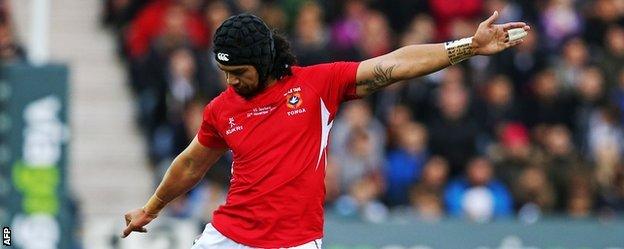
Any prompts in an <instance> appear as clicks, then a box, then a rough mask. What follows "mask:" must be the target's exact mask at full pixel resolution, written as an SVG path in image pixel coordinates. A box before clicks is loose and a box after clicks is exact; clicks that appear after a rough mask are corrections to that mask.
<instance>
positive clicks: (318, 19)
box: [293, 2, 330, 66]
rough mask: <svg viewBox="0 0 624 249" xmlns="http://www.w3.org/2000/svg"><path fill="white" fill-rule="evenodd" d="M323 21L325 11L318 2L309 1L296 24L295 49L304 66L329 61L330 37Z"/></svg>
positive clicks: (302, 8) (300, 62)
mask: <svg viewBox="0 0 624 249" xmlns="http://www.w3.org/2000/svg"><path fill="white" fill-rule="evenodd" d="M322 21H323V13H322V10H321V8H320V6H318V5H317V4H316V3H314V2H307V3H306V4H304V5H303V6H302V7H301V9H300V12H299V16H297V22H296V25H295V34H296V35H295V39H294V42H293V49H294V52H295V54H296V55H297V60H298V61H299V64H301V65H303V66H306V65H312V64H318V63H323V62H328V61H329V59H330V55H329V51H328V50H327V42H328V40H329V37H328V34H327V32H326V31H325V30H324V27H323V24H322Z"/></svg>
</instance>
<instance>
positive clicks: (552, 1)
mask: <svg viewBox="0 0 624 249" xmlns="http://www.w3.org/2000/svg"><path fill="white" fill-rule="evenodd" d="M546 2H547V4H546V6H545V9H544V10H543V11H542V14H541V17H540V19H541V20H540V23H541V25H542V27H543V29H544V34H545V35H546V39H545V41H546V44H547V45H548V47H549V48H551V49H554V48H558V47H559V45H561V43H562V42H563V41H564V39H565V38H566V37H569V36H571V35H578V34H580V31H581V28H582V27H583V26H582V25H583V24H582V20H581V17H580V16H579V15H578V14H577V12H576V11H575V10H574V1H572V0H548V1H546Z"/></svg>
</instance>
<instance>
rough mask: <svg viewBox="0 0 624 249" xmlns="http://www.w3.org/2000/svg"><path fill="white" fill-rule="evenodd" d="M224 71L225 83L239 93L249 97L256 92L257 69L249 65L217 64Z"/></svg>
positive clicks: (257, 89)
mask: <svg viewBox="0 0 624 249" xmlns="http://www.w3.org/2000/svg"><path fill="white" fill-rule="evenodd" d="M219 68H220V69H221V70H222V71H223V72H225V79H226V81H227V84H228V85H229V86H230V87H232V89H234V91H235V92H236V93H238V94H239V95H241V96H243V97H245V98H249V97H252V96H253V95H255V94H256V93H258V91H259V90H261V89H259V87H258V79H259V76H258V71H257V70H256V68H255V67H253V66H251V65H241V66H226V65H222V64H219Z"/></svg>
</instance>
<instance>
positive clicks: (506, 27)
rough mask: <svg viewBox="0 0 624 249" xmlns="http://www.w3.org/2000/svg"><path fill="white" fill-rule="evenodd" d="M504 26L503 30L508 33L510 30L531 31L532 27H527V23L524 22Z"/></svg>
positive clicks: (509, 23)
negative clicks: (522, 29) (523, 29)
mask: <svg viewBox="0 0 624 249" xmlns="http://www.w3.org/2000/svg"><path fill="white" fill-rule="evenodd" d="M502 26H503V30H504V31H507V30H510V29H516V28H525V27H526V29H525V30H529V29H530V27H529V26H528V25H526V23H524V22H508V23H505V24H503V25H502Z"/></svg>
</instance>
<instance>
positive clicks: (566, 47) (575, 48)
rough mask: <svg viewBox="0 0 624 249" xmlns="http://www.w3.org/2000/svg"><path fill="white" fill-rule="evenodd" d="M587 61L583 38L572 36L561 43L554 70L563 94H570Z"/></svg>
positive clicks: (587, 52) (587, 53)
mask: <svg viewBox="0 0 624 249" xmlns="http://www.w3.org/2000/svg"><path fill="white" fill-rule="evenodd" d="M588 63H589V51H588V50H587V46H586V44H585V42H584V41H583V40H581V39H580V38H579V37H573V38H571V39H569V40H567V41H566V42H565V43H564V44H563V48H562V56H561V59H560V60H558V61H557V62H556V63H555V65H556V66H555V72H556V74H557V78H558V79H559V80H560V81H561V84H562V85H561V86H562V87H563V89H562V90H564V93H565V94H571V92H572V91H573V89H574V88H575V87H576V84H577V83H578V81H577V80H576V79H578V78H579V77H580V75H581V72H582V71H583V68H584V67H585V66H587V64H588Z"/></svg>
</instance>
